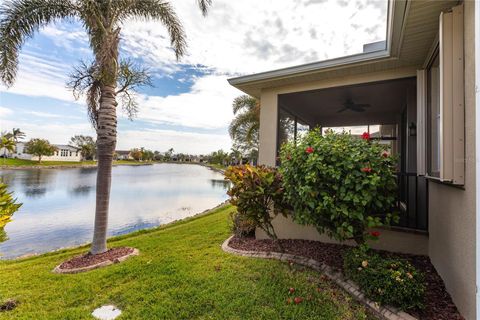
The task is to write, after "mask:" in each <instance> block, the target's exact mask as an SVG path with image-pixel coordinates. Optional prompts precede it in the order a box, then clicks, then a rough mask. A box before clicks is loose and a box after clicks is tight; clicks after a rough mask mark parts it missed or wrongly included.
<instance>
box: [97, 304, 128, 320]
mask: <svg viewBox="0 0 480 320" xmlns="http://www.w3.org/2000/svg"><path fill="white" fill-rule="evenodd" d="M121 313H122V311H120V309H117V307H115V306H112V305H107V306H101V307H100V308H97V309H95V310H93V312H92V316H93V317H94V318H96V319H100V320H113V319H115V318H116V317H118V316H119V315H120V314H121Z"/></svg>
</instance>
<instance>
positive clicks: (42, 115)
mask: <svg viewBox="0 0 480 320" xmlns="http://www.w3.org/2000/svg"><path fill="white" fill-rule="evenodd" d="M24 113H25V114H29V115H32V116H34V117H39V118H50V119H81V118H80V117H76V116H70V115H64V114H58V113H49V112H41V111H25V112H24Z"/></svg>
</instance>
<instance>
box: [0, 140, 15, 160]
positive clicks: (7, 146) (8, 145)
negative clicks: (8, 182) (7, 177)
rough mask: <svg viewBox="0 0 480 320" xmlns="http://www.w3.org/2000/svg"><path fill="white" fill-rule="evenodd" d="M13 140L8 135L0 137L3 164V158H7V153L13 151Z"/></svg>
mask: <svg viewBox="0 0 480 320" xmlns="http://www.w3.org/2000/svg"><path fill="white" fill-rule="evenodd" d="M15 145H16V143H15V140H13V138H11V137H10V136H9V135H8V134H2V136H1V137H0V149H3V163H4V164H5V158H6V157H7V151H10V152H14V151H15Z"/></svg>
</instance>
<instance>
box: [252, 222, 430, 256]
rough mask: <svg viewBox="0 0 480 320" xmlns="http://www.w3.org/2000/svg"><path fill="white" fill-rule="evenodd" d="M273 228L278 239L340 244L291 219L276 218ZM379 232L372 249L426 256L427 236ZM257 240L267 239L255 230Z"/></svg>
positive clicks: (391, 231) (383, 230)
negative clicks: (377, 239)
mask: <svg viewBox="0 0 480 320" xmlns="http://www.w3.org/2000/svg"><path fill="white" fill-rule="evenodd" d="M272 224H273V227H274V228H275V232H276V233H277V235H278V237H279V238H280V239H305V240H313V241H321V242H325V243H340V242H338V241H336V240H333V239H331V238H329V237H328V236H327V235H325V234H320V233H318V231H317V230H316V229H315V228H314V227H311V226H301V225H299V224H296V223H294V222H293V221H292V220H291V218H285V217H283V216H281V215H280V216H277V217H276V218H275V219H274V220H273V222H272ZM375 230H378V231H380V240H379V241H371V242H370V245H371V247H372V248H375V249H379V250H386V251H392V252H401V253H411V254H422V255H427V254H428V236H426V235H424V234H419V233H405V232H399V231H393V230H386V229H375ZM255 236H256V238H257V239H268V236H267V235H266V234H265V232H264V231H262V230H260V229H257V230H256V232H255ZM343 244H346V245H354V242H353V241H346V242H343Z"/></svg>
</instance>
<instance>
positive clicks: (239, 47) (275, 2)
mask: <svg viewBox="0 0 480 320" xmlns="http://www.w3.org/2000/svg"><path fill="white" fill-rule="evenodd" d="M1 1H2V0H0V2H1ZM172 3H173V5H174V7H175V8H176V9H177V13H178V15H179V17H180V19H181V20H182V22H183V24H184V27H185V30H186V33H187V37H188V44H189V47H188V53H187V55H186V56H185V57H184V58H183V59H182V60H181V61H179V62H177V61H176V60H175V57H174V54H173V52H172V49H171V48H170V47H169V41H168V37H167V34H166V32H165V29H164V28H163V26H162V25H161V24H160V23H156V22H146V21H128V22H127V23H126V24H125V25H123V26H122V41H121V55H122V56H123V57H131V58H133V59H135V60H136V61H137V62H138V63H141V64H143V65H145V66H147V67H148V68H149V69H150V71H151V73H152V75H153V83H154V87H152V88H142V89H141V90H140V91H139V93H138V95H137V98H138V101H139V102H140V112H139V114H138V117H137V118H136V119H134V121H130V120H128V119H127V118H126V116H125V115H124V114H123V113H122V112H121V110H120V109H119V111H118V115H119V124H118V144H117V149H130V148H134V147H146V148H150V149H153V150H159V151H166V150H168V149H169V148H170V147H173V148H174V149H175V151H176V152H186V153H193V154H200V153H209V152H211V151H214V150H218V149H220V148H223V149H224V150H228V149H230V139H229V136H228V133H227V128H228V124H229V122H230V120H231V118H232V116H233V115H232V112H231V102H232V100H233V98H235V97H236V96H238V95H240V94H242V93H241V92H240V91H238V90H237V89H235V88H232V87H231V86H230V85H229V84H228V83H227V81H226V79H228V78H230V77H234V76H239V75H244V74H250V73H256V72H261V71H266V70H272V69H277V68H282V67H287V66H292V65H298V64H302V63H307V62H313V61H318V60H324V59H328V58H333V57H338V56H344V55H348V54H354V53H358V52H361V51H362V45H363V44H364V43H368V42H374V41H379V40H384V39H385V34H386V27H385V26H386V10H387V3H386V1H383V0H380V1H372V0H370V1H368V0H365V1H363V0H361V1H344V0H338V1H336V0H305V1H292V0H261V1H258V0H243V1H229V0H213V6H212V8H211V10H210V13H209V15H208V16H207V17H206V18H203V17H202V15H201V14H200V11H199V10H198V8H197V6H196V5H195V1H194V0H176V1H175V0H174V1H172ZM90 57H91V53H90V49H89V47H88V43H87V41H86V35H85V33H84V32H83V30H82V28H81V25H80V24H79V23H78V22H75V21H71V22H68V23H67V22H57V23H55V24H51V25H49V26H47V27H45V28H43V29H41V30H40V32H38V33H36V34H35V36H34V37H33V38H32V39H28V40H27V42H26V43H25V45H24V47H23V49H22V52H21V57H20V70H19V73H18V77H17V81H16V83H15V85H14V86H13V87H11V88H8V89H7V88H5V87H3V86H0V130H2V131H3V130H11V128H12V127H20V128H21V129H22V130H23V131H25V132H26V134H27V139H30V138H37V137H42V138H47V139H49V140H50V141H51V142H52V143H59V144H62V143H67V142H68V140H69V138H70V137H71V136H73V135H75V134H89V135H95V132H94V130H93V129H92V127H91V125H90V124H89V122H88V118H87V115H86V109H85V104H84V102H83V101H82V99H80V100H78V101H75V100H74V98H73V96H72V93H71V92H70V91H69V90H68V89H66V87H65V83H66V82H67V80H68V75H69V74H70V73H71V72H72V70H73V67H74V66H75V65H77V64H78V62H79V61H80V60H88V59H90Z"/></svg>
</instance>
